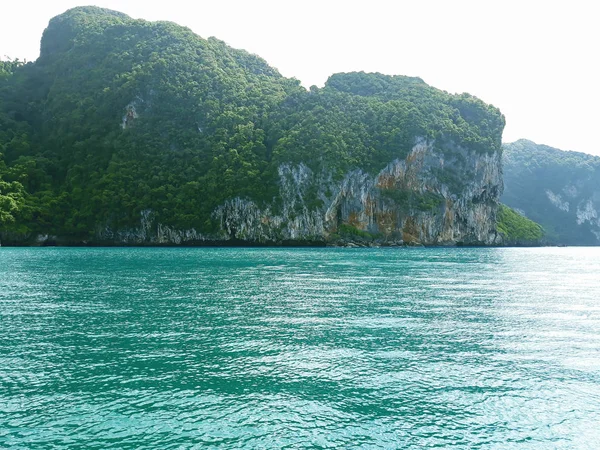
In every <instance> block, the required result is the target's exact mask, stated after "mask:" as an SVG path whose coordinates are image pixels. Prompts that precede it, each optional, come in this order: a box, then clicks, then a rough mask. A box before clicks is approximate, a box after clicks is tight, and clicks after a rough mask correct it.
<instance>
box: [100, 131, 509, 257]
mask: <svg viewBox="0 0 600 450" xmlns="http://www.w3.org/2000/svg"><path fill="white" fill-rule="evenodd" d="M500 159H501V156H500V154H499V153H498V152H496V153H491V154H481V153H474V152H469V151H466V150H464V149H462V148H458V147H457V148H455V149H454V151H453V152H452V157H450V158H449V157H448V156H447V152H446V156H445V155H444V153H442V152H441V151H440V150H439V149H438V148H437V147H436V145H435V143H433V142H427V141H425V140H420V141H419V142H418V143H417V144H416V145H415V146H414V148H413V149H412V150H411V152H410V153H409V154H408V156H407V157H406V158H405V159H402V160H400V159H396V160H394V161H392V162H390V163H389V164H388V165H387V167H385V168H384V169H383V170H382V171H381V172H379V173H378V174H377V175H370V174H368V173H365V172H363V171H362V170H360V169H356V170H353V171H351V172H349V173H347V174H346V175H345V176H344V177H343V178H342V179H341V180H336V179H334V176H333V175H332V173H331V172H329V171H327V170H323V171H321V172H320V173H315V172H313V171H312V170H311V169H309V168H308V166H307V165H305V164H303V163H300V164H297V165H291V164H282V165H281V166H279V191H280V195H279V198H277V199H275V200H274V202H273V203H272V204H271V205H267V206H264V207H262V208H261V207H260V206H259V205H257V204H256V203H255V202H253V201H251V200H248V199H243V198H239V197H237V198H232V199H229V200H227V201H226V202H225V203H223V204H222V205H220V206H218V207H217V208H216V209H215V211H214V212H213V219H215V220H216V221H217V222H218V224H219V231H218V232H217V233H214V234H210V235H208V234H205V235H202V234H200V233H198V232H197V231H196V230H194V229H190V230H176V229H173V228H170V227H167V226H164V225H162V224H160V223H155V221H154V220H153V217H152V216H153V215H152V212H151V211H145V212H144V213H143V214H142V218H141V222H140V226H139V227H137V228H134V229H129V230H111V229H110V227H106V228H102V229H99V230H98V234H97V238H98V240H99V241H110V242H113V243H118V244H144V243H147V244H185V243H189V244H194V243H196V244H199V243H206V244H208V243H210V242H227V241H231V242H233V241H244V242H248V243H260V244H278V243H279V244H280V243H294V242H295V243H302V242H315V243H316V242H323V243H325V242H328V243H341V242H348V239H350V240H352V238H357V239H358V240H363V241H365V240H366V241H371V242H373V243H376V244H384V245H385V244H408V245H414V244H424V245H455V244H457V243H464V244H487V245H493V244H500V243H501V237H500V235H499V234H498V233H497V232H496V227H495V224H496V213H497V208H498V199H499V195H500V194H501V192H502V189H503V183H502V169H501V164H500ZM458 179H461V180H464V179H469V180H471V181H470V182H469V183H466V184H465V183H464V182H461V183H457V182H455V180H458ZM458 185H460V186H461V188H462V189H461V190H460V191H456V186H458Z"/></svg>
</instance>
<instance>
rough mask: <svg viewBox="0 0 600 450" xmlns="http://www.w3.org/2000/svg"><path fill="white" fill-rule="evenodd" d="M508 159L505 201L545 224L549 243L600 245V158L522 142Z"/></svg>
mask: <svg viewBox="0 0 600 450" xmlns="http://www.w3.org/2000/svg"><path fill="white" fill-rule="evenodd" d="M503 158H504V184H505V188H504V195H503V197H502V201H503V202H504V203H506V204H507V205H508V206H510V207H512V208H514V209H517V210H519V211H522V212H523V213H524V214H525V215H526V216H527V217H528V218H530V219H532V220H534V221H536V222H538V223H539V224H541V225H542V226H543V227H544V230H545V231H546V237H545V239H546V240H547V241H548V242H549V243H554V244H567V245H599V244H600V157H597V156H592V155H587V154H585V153H578V152H569V151H562V150H558V149H556V148H552V147H548V146H546V145H538V144H536V143H534V142H531V141H527V140H520V141H517V142H514V143H512V144H505V145H504V154H503Z"/></svg>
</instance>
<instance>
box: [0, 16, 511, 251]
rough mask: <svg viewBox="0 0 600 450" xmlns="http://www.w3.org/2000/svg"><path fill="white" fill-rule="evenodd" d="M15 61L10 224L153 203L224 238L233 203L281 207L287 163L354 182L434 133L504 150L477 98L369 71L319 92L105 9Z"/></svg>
mask: <svg viewBox="0 0 600 450" xmlns="http://www.w3.org/2000/svg"><path fill="white" fill-rule="evenodd" d="M0 64H1V65H0V154H1V156H0V161H1V162H0V183H1V184H0V208H2V209H1V211H2V214H1V215H0V227H1V228H0V232H4V233H13V234H14V233H20V234H22V235H27V234H29V235H34V234H37V233H42V234H51V235H58V236H67V237H70V238H72V239H73V240H89V239H93V238H94V236H95V235H96V233H97V232H98V230H99V229H101V228H103V227H106V226H110V227H111V228H112V229H127V228H128V227H135V226H137V225H138V224H139V220H140V215H141V213H142V212H143V211H147V210H149V211H152V212H153V217H155V219H156V220H157V222H160V223H161V224H164V225H167V226H171V227H173V228H177V229H191V228H194V229H195V230H198V231H199V232H202V233H212V232H214V231H215V230H216V228H217V227H218V224H217V223H216V221H215V218H214V214H213V212H214V210H215V208H216V207H217V206H219V205H221V204H223V202H224V201H225V200H227V199H231V198H234V197H240V198H244V199H250V200H253V201H254V202H256V203H257V204H258V205H265V204H268V203H273V202H274V201H275V203H276V200H277V195H278V192H279V187H278V184H277V181H278V175H277V173H278V168H279V167H280V165H281V164H282V163H300V162H303V163H304V164H307V165H308V167H310V168H311V169H312V170H313V171H314V172H319V171H321V170H325V169H327V170H329V171H330V172H331V173H333V174H334V177H337V178H339V177H342V176H343V175H344V174H345V173H347V172H348V171H349V170H353V169H362V170H364V171H366V172H370V173H376V172H377V171H379V170H381V169H382V168H383V167H385V165H386V164H388V163H389V162H391V161H393V160H394V159H396V158H404V157H406V155H407V154H408V153H409V151H410V150H411V148H412V147H413V146H414V144H415V142H416V141H417V139H419V138H424V139H428V140H432V141H433V140H434V141H435V142H436V146H437V147H439V148H440V149H442V151H443V154H444V155H445V156H446V157H447V158H448V160H449V161H452V163H453V164H455V165H460V164H461V160H460V158H459V156H460V155H459V152H457V149H458V148H463V149H467V150H469V151H473V152H477V153H481V154H486V153H492V152H499V151H501V149H500V137H501V134H502V129H503V127H504V117H503V116H502V115H501V114H500V112H499V111H498V110H497V109H496V108H494V107H492V106H489V105H486V104H485V103H483V102H482V101H480V100H478V99H476V98H474V97H472V96H470V95H468V94H462V95H450V94H448V93H446V92H443V91H440V90H438V89H435V88H432V87H430V86H428V85H427V84H425V83H424V82H423V81H422V80H420V79H418V78H409V77H402V76H386V75H381V74H366V73H348V74H336V75H333V76H332V77H331V78H330V79H329V80H328V82H327V83H326V85H325V87H324V88H322V89H318V88H315V87H313V88H311V89H310V90H309V91H307V90H305V89H304V88H302V87H301V86H300V84H299V82H298V80H295V79H287V78H284V77H282V76H281V75H280V74H279V73H278V72H277V71H276V70H275V69H273V68H272V67H270V66H269V65H268V64H267V63H266V62H265V61H264V60H262V59H261V58H259V57H258V56H255V55H252V54H249V53H247V52H245V51H242V50H236V49H232V48H230V47H228V46H227V45H226V44H225V43H223V42H222V41H219V40H217V39H215V38H209V39H203V38H201V37H199V36H197V35H195V34H194V33H192V32H191V31H190V30H189V29H187V28H184V27H181V26H178V25H176V24H173V23H168V22H147V21H143V20H134V19H131V18H129V17H128V16H126V15H124V14H121V13H117V12H114V11H109V10H106V9H101V8H96V7H81V8H75V9H72V10H69V11H67V12H66V13H64V14H62V15H60V16H57V17H55V18H54V19H52V20H51V21H50V24H49V26H48V28H47V29H46V31H45V32H44V35H43V38H42V43H41V54H40V57H39V59H38V60H37V61H36V62H35V63H28V64H21V63H19V62H2V63H0ZM446 175H447V176H450V174H446ZM468 182H469V180H455V183H454V185H453V186H452V190H453V191H454V192H455V193H456V194H457V195H458V194H459V193H460V192H461V189H462V188H463V187H464V185H466V184H467V183H468ZM440 201H441V200H440V199H439V198H437V197H435V196H434V195H433V196H432V195H429V196H427V198H425V199H424V200H423V201H422V202H421V203H422V208H426V209H431V208H435V207H436V205H438V204H439V203H440ZM311 204H312V205H314V207H318V206H319V205H320V204H321V202H320V200H319V199H317V198H315V199H314V200H313V202H312V203H311Z"/></svg>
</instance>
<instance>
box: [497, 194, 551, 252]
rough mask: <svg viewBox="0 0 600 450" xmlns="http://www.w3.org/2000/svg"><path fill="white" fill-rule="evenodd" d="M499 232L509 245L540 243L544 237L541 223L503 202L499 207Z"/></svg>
mask: <svg viewBox="0 0 600 450" xmlns="http://www.w3.org/2000/svg"><path fill="white" fill-rule="evenodd" d="M498 232H500V233H501V234H502V237H503V239H504V243H505V244H508V245H515V244H518V245H539V244H540V243H541V241H542V239H543V237H544V230H543V228H542V227H541V226H540V225H538V224H537V223H535V222H533V221H532V220H529V219H528V218H527V217H524V216H522V215H521V214H519V213H518V212H516V211H515V210H513V209H511V208H509V207H508V206H506V205H502V204H501V205H500V208H499V209H498Z"/></svg>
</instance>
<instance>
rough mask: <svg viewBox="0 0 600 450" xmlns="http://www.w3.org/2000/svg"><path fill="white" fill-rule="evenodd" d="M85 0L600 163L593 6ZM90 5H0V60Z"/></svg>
mask: <svg viewBox="0 0 600 450" xmlns="http://www.w3.org/2000/svg"><path fill="white" fill-rule="evenodd" d="M91 1H92V2H93V3H95V4H96V5H98V6H103V7H107V8H111V9H116V10H119V11H122V12H124V13H126V14H129V15H130V16H132V17H134V18H143V19H147V20H171V21H174V22H177V23H179V24H181V25H185V26H188V27H189V28H191V29H192V30H194V31H195V32H196V33H197V34H199V35H200V36H202V37H205V38H206V37H209V36H216V37H218V38H219V39H222V40H224V41H226V42H227V43H228V44H230V45H231V46H233V47H236V48H244V49H246V50H248V51H250V52H252V53H256V54H258V55H260V56H262V57H263V58H265V59H266V60H267V61H268V62H269V63H270V64H271V65H272V66H274V67H277V68H278V69H279V71H280V72H281V73H282V74H283V75H285V76H288V77H296V78H298V79H299V80H301V81H302V84H303V85H305V86H307V87H308V86H310V85H313V84H316V85H318V86H322V85H323V84H324V82H325V80H326V79H327V77H328V76H329V75H331V74H332V73H335V72H348V71H356V70H364V71H366V72H382V73H386V74H390V75H392V74H400V75H412V76H419V77H421V78H423V79H424V80H425V81H426V82H427V83H429V84H431V85H432V86H435V87H437V88H440V89H444V90H447V91H449V92H469V93H471V94H473V95H476V96H478V97H479V98H481V99H483V100H484V101H486V102H488V103H492V104H493V105H495V106H497V107H499V108H500V109H501V110H502V112H503V113H504V115H505V116H506V120H507V126H506V129H505V131H504V139H503V140H504V141H505V142H511V141H514V140H516V139H519V138H527V139H531V140H533V141H535V142H538V143H540V144H547V145H551V146H553V147H558V148H561V149H564V150H577V151H583V152H587V153H593V154H600V145H599V144H598V140H599V138H598V130H599V129H600V88H599V83H600V58H599V56H600V52H599V49H600V48H599V47H600V13H599V12H598V11H599V8H600V5H596V2H595V1H593V0H570V1H554V0H547V1H538V0H520V1H514V0H503V1H500V0H495V1H490V0H437V1H436V0H408V1H407V0H398V1H392V0H370V1H364V0H363V1H360V2H358V1H352V0H345V1H344V0H341V1H338V0H320V1H316V0H303V1H302V0H300V1H298V0H296V1H293V2H292V1H288V0H279V1H273V0H253V1H248V0H246V1H244V0H210V1H208V0H206V1H201V0H195V1H194V0H188V1H182V0H169V1H152V0H121V1H118V0H91ZM86 4H89V2H86V1H77V0H43V1H40V0H38V1H12V0H10V1H9V0H0V24H1V26H0V57H3V56H4V55H7V56H10V57H12V58H17V57H18V58H19V59H24V58H27V59H28V60H34V59H35V58H37V56H38V53H39V40H40V37H41V34H42V31H43V30H44V28H45V27H46V25H47V23H48V20H49V19H50V18H51V17H53V16H55V15H57V14H60V13H62V12H64V11H65V10H66V9H68V8H71V7H73V6H78V5H86Z"/></svg>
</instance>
